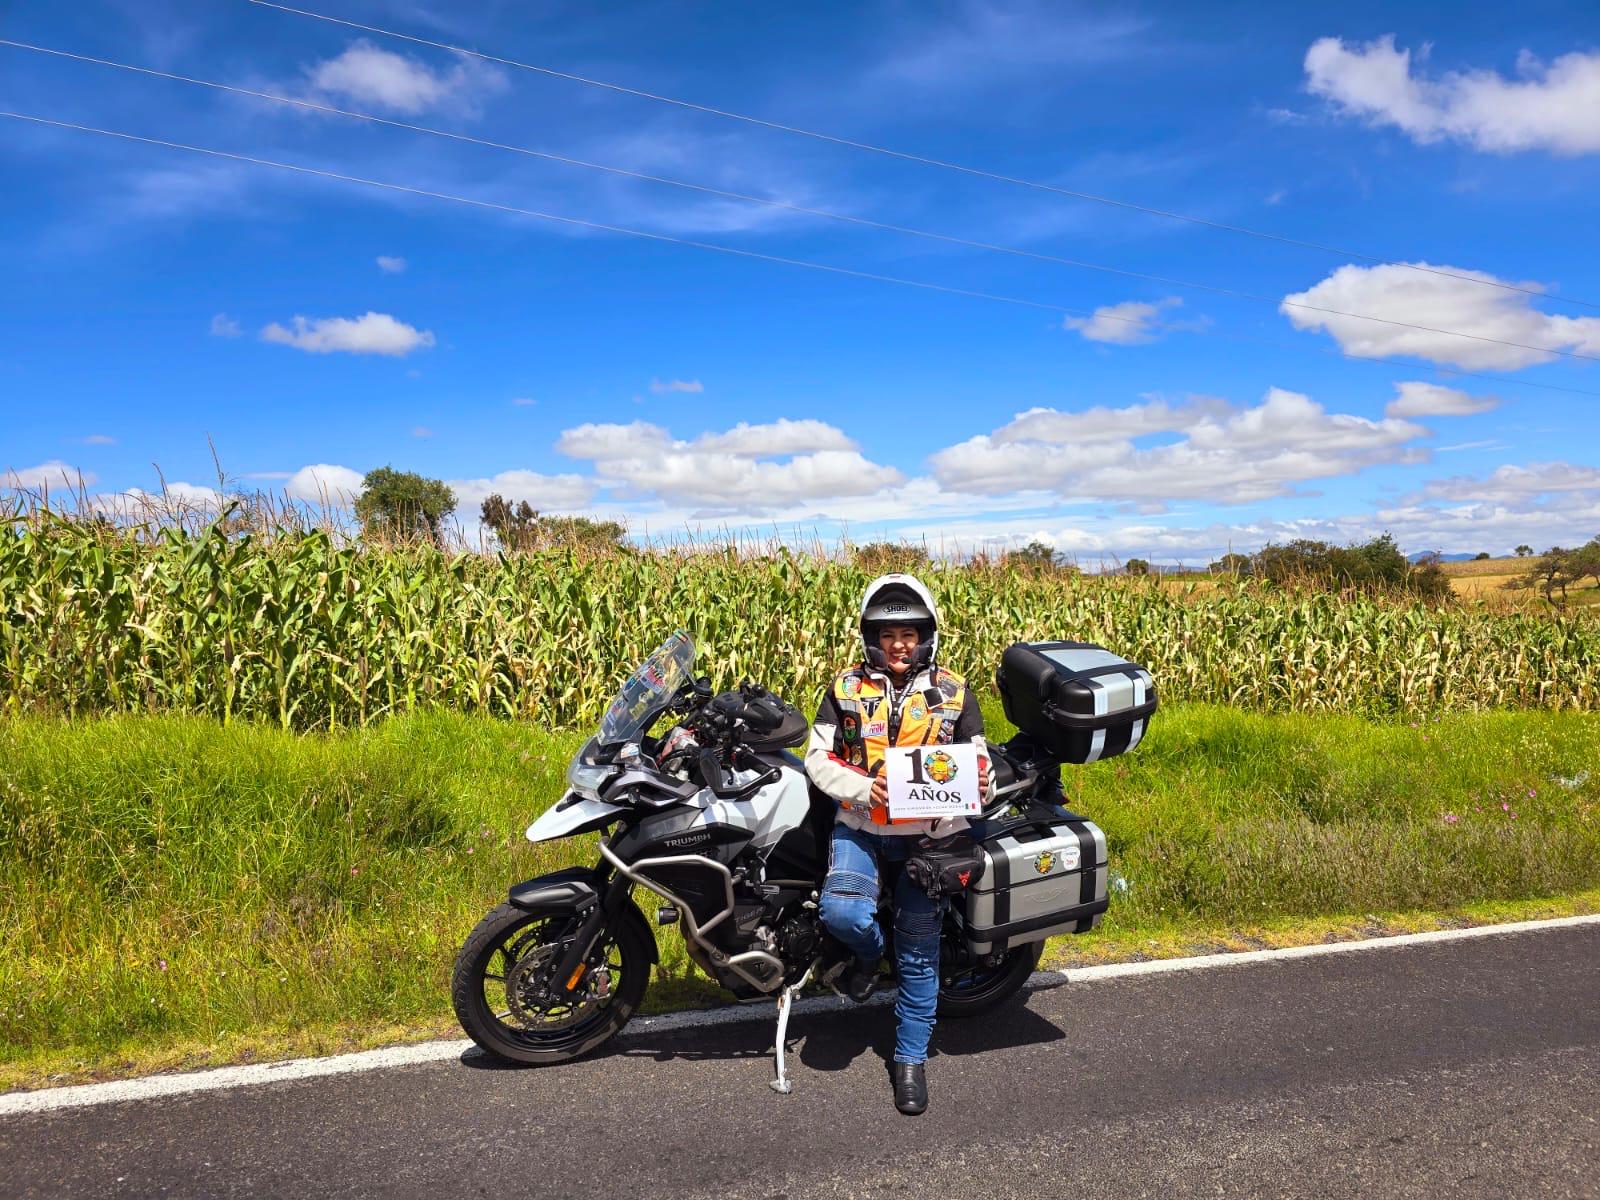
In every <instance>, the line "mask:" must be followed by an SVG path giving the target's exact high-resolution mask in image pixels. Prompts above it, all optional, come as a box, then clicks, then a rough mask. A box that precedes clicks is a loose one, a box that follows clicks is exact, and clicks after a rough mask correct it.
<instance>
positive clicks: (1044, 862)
mask: <svg viewBox="0 0 1600 1200" xmlns="http://www.w3.org/2000/svg"><path fill="white" fill-rule="evenodd" d="M1055 865H1056V856H1055V855H1054V854H1052V853H1051V852H1050V851H1049V850H1046V851H1045V852H1044V853H1043V854H1038V855H1035V856H1034V859H1033V869H1034V870H1035V871H1037V872H1039V874H1041V875H1048V874H1050V868H1051V867H1053V866H1055Z"/></svg>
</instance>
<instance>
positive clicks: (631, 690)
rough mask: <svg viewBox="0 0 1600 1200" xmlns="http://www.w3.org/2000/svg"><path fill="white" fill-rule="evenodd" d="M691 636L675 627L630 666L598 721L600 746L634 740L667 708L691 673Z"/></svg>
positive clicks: (692, 651)
mask: <svg viewBox="0 0 1600 1200" xmlns="http://www.w3.org/2000/svg"><path fill="white" fill-rule="evenodd" d="M694 657H695V647H694V639H693V638H691V637H690V636H689V635H688V634H687V633H684V632H683V631H682V630H679V631H678V632H677V633H675V634H673V635H672V636H671V637H669V638H668V639H667V640H666V641H664V642H662V643H661V645H660V647H659V648H658V649H657V650H656V652H655V653H654V654H652V655H651V656H650V657H649V658H647V659H645V660H644V662H642V663H640V664H639V666H638V667H636V668H635V669H634V672H633V674H632V675H630V676H628V681H627V682H626V683H624V684H623V685H622V690H621V691H619V692H618V693H617V694H616V697H615V698H614V699H613V700H612V701H611V705H610V707H608V708H607V709H606V715H605V717H604V718H602V720H601V721H600V732H599V733H598V734H597V735H596V740H597V741H598V742H599V743H600V745H602V746H620V745H622V744H623V743H624V742H634V741H638V739H639V737H640V736H641V735H642V734H643V733H644V732H645V731H646V730H648V729H649V728H650V726H651V725H653V724H655V720H656V718H657V717H659V716H660V715H661V714H662V713H664V712H665V711H666V710H667V706H668V705H669V704H671V703H672V698H673V696H675V695H676V694H677V691H678V688H679V687H681V686H682V685H683V684H684V683H685V682H686V681H687V680H689V679H690V678H691V677H692V676H691V670H692V668H693V667H694Z"/></svg>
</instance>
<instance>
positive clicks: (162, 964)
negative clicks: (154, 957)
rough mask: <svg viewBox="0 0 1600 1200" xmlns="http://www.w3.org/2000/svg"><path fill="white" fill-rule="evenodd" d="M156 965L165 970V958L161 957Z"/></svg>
mask: <svg viewBox="0 0 1600 1200" xmlns="http://www.w3.org/2000/svg"><path fill="white" fill-rule="evenodd" d="M156 965H157V966H159V967H160V968H161V969H162V970H163V971H165V970H166V969H167V960H166V959H164V958H163V959H162V960H161V961H160V962H159V963H157V964H156Z"/></svg>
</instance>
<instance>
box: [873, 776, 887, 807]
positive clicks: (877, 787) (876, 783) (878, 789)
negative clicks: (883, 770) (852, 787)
mask: <svg viewBox="0 0 1600 1200" xmlns="http://www.w3.org/2000/svg"><path fill="white" fill-rule="evenodd" d="M887 803H889V781H888V780H887V779H885V778H884V777H883V776H882V775H879V776H877V777H876V778H874V779H873V781H872V807H873V808H878V807H879V806H881V805H884V804H887Z"/></svg>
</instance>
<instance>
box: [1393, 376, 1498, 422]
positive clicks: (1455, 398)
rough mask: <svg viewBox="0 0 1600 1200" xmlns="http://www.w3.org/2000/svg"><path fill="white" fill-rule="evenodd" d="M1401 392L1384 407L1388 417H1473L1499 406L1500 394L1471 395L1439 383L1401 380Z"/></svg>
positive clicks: (1398, 390)
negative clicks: (1403, 381) (1405, 381)
mask: <svg viewBox="0 0 1600 1200" xmlns="http://www.w3.org/2000/svg"><path fill="white" fill-rule="evenodd" d="M1394 386H1395V390H1396V391H1397V392H1399V393H1400V394H1399V395H1398V396H1396V397H1395V398H1394V399H1393V400H1391V401H1389V404H1388V406H1387V407H1386V408H1385V409H1384V410H1383V415H1384V416H1386V417H1471V416H1476V415H1477V414H1478V413H1486V412H1489V411H1490V410H1492V409H1496V408H1499V407H1500V405H1501V403H1502V401H1501V399H1500V397H1498V396H1470V395H1468V394H1467V393H1466V392H1463V391H1460V390H1459V389H1457V388H1448V387H1445V386H1443V385H1442V384H1438V383H1422V382H1417V381H1412V382H1410V383H1397V384H1395V385H1394Z"/></svg>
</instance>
